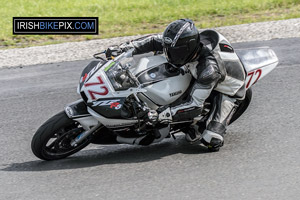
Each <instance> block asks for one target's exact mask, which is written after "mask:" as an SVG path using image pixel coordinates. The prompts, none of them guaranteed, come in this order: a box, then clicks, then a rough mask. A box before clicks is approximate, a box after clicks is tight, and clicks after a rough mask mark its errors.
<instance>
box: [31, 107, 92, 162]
mask: <svg viewBox="0 0 300 200" xmlns="http://www.w3.org/2000/svg"><path fill="white" fill-rule="evenodd" d="M83 131H84V129H83V128H82V127H81V126H80V124H79V123H78V122H76V121H73V120H72V119H70V118H68V116H67V115H66V114H65V112H60V113H58V114H56V115H54V116H53V117H51V118H50V119H49V120H47V121H46V122H45V123H44V124H43V125H42V126H41V127H40V128H39V129H38V130H37V132H36V133H35V135H34V136H33V138H32V142H31V149H32V152H33V154H34V155H35V156H37V157H38V158H40V159H43V160H57V159H62V158H65V157H67V156H69V155H72V154H74V153H76V152H78V151H80V150H81V149H83V148H84V147H86V146H87V145H88V144H89V143H90V139H89V138H87V139H85V140H84V141H83V142H82V143H80V144H78V145H77V146H72V145H71V142H72V141H73V140H74V139H75V138H76V137H77V136H78V135H79V134H80V133H82V132H83Z"/></svg>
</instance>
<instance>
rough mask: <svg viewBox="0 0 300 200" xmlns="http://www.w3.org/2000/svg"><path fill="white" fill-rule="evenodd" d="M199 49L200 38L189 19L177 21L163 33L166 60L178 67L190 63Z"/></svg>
mask: <svg viewBox="0 0 300 200" xmlns="http://www.w3.org/2000/svg"><path fill="white" fill-rule="evenodd" d="M199 48H200V36H199V32H198V30H197V28H196V27H195V24H194V23H193V21H192V20H190V19H179V20H176V21H174V22H172V23H171V24H169V25H168V26H167V28H166V30H165V31H164V32H163V50H164V53H165V55H166V57H167V60H168V61H169V62H170V63H172V64H173V65H175V66H177V67H180V66H182V65H185V64H186V63H188V62H190V61H191V60H192V58H193V57H194V55H195V54H196V52H197V51H198V50H199Z"/></svg>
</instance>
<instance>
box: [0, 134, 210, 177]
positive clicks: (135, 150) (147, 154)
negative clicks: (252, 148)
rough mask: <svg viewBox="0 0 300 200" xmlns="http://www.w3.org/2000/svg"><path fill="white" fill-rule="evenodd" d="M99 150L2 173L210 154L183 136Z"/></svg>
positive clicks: (17, 165)
mask: <svg viewBox="0 0 300 200" xmlns="http://www.w3.org/2000/svg"><path fill="white" fill-rule="evenodd" d="M95 147H96V149H87V150H84V149H83V150H82V151H80V152H78V153H77V154H74V155H73V156H70V157H68V158H65V159H61V160H55V161H42V160H34V161H28V162H23V163H12V164H8V165H2V166H3V167H4V168H3V169H1V171H16V172H22V171H51V170H62V169H78V168H87V167H93V166H101V165H107V164H122V163H142V162H150V161H153V160H158V159H161V158H163V157H166V156H170V155H175V154H189V155H191V156H192V155H199V154H206V153H210V152H209V151H208V150H207V148H206V147H204V146H202V145H200V144H199V143H196V144H193V145H191V144H189V143H187V142H186V141H185V139H184V137H182V136H180V137H177V139H176V140H175V141H174V140H173V139H166V140H164V141H162V142H161V143H158V144H153V145H150V146H133V145H124V144H122V145H99V146H96V145H95Z"/></svg>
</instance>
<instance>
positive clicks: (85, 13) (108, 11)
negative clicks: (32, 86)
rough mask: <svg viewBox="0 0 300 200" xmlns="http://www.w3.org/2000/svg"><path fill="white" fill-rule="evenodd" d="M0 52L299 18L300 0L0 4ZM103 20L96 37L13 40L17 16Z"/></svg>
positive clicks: (15, 0)
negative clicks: (174, 28) (184, 24)
mask: <svg viewBox="0 0 300 200" xmlns="http://www.w3.org/2000/svg"><path fill="white" fill-rule="evenodd" d="M0 3H1V4H0V5H1V7H0V48H11V47H24V46H33V45H44V44H51V43H60V42H65V41H81V40H90V39H96V38H109V37H116V36H125V35H136V34H146V33H156V32H161V31H163V29H164V28H165V27H166V25H168V23H170V22H171V21H173V20H176V19H179V18H190V19H193V20H194V21H195V23H196V25H197V26H198V27H199V28H207V27H217V26H224V25H235V24H242V23H250V22H257V21H266V20H279V19H288V18H295V17H300V0H143V1H142V0H89V1H86V0H85V1H83V0H65V1H63V0H30V1H29V0H10V1H8V0H0ZM70 16H72V17H97V16H98V17H99V35H97V36H90V35H89V36H72V35H67V36H66V35H65V36H54V35H48V36H47V35H46V36H45V35H43V36H41V35H33V36H24V35H12V17H70Z"/></svg>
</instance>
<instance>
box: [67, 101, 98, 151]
mask: <svg viewBox="0 0 300 200" xmlns="http://www.w3.org/2000/svg"><path fill="white" fill-rule="evenodd" d="M65 113H66V114H67V116H68V117H69V118H70V119H72V120H74V121H77V122H78V123H80V125H81V126H82V127H83V129H84V130H85V131H83V132H82V133H80V134H79V135H78V136H77V137H76V138H75V139H74V140H73V141H72V142H71V145H72V146H73V147H76V146H77V145H78V144H80V143H81V142H82V141H83V140H84V139H86V138H87V137H88V136H90V135H91V134H92V133H94V132H95V131H98V130H99V129H101V128H102V127H103V126H102V125H101V123H100V122H99V121H98V120H96V119H95V118H94V117H92V116H91V114H90V113H89V112H88V111H87V106H86V104H85V103H84V101H83V100H82V99H80V100H77V101H75V102H72V103H70V104H68V105H67V106H66V107H65Z"/></svg>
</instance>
